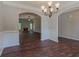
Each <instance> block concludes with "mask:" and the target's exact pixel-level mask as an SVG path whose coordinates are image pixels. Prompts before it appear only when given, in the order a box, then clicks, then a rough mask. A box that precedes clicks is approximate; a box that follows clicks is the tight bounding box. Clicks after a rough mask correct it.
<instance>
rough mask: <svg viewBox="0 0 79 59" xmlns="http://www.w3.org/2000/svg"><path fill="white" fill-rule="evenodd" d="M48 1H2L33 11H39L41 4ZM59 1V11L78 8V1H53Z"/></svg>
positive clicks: (45, 3)
mask: <svg viewBox="0 0 79 59" xmlns="http://www.w3.org/2000/svg"><path fill="white" fill-rule="evenodd" d="M47 2H48V1H4V2H3V3H7V4H9V5H10V4H13V5H16V6H17V5H18V4H19V7H25V8H28V9H31V10H34V11H38V12H41V10H40V9H41V6H42V5H47ZM56 2H59V3H60V13H61V12H65V11H66V10H69V9H71V10H73V9H76V8H74V7H77V8H79V1H54V3H56Z"/></svg>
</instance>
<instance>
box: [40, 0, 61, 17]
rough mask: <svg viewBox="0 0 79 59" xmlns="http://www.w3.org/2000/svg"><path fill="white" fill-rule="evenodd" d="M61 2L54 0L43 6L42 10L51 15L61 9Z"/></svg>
mask: <svg viewBox="0 0 79 59" xmlns="http://www.w3.org/2000/svg"><path fill="white" fill-rule="evenodd" d="M59 6H60V4H59V3H56V4H55V3H54V2H52V1H50V2H48V6H41V9H42V12H43V13H44V14H45V15H47V16H49V17H51V16H52V14H53V13H56V12H57V11H58V10H59Z"/></svg>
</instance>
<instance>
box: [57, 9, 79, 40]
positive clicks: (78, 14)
mask: <svg viewBox="0 0 79 59" xmlns="http://www.w3.org/2000/svg"><path fill="white" fill-rule="evenodd" d="M58 20H59V23H58V24H59V26H58V30H59V31H58V33H59V36H61V37H66V38H71V39H75V40H79V10H75V11H71V12H67V13H64V14H62V15H61V16H59V19H58Z"/></svg>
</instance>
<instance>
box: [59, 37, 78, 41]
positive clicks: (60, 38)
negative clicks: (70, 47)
mask: <svg viewBox="0 0 79 59" xmlns="http://www.w3.org/2000/svg"><path fill="white" fill-rule="evenodd" d="M62 39H66V40H73V41H77V42H79V40H76V39H72V38H68V37H58V40H59V41H61V40H62Z"/></svg>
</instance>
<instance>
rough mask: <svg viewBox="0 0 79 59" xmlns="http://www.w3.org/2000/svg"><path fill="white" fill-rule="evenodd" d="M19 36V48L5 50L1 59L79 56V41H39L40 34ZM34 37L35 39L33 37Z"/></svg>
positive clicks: (63, 39) (64, 39)
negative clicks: (12, 58) (6, 58)
mask: <svg viewBox="0 0 79 59" xmlns="http://www.w3.org/2000/svg"><path fill="white" fill-rule="evenodd" d="M33 34H34V35H33V37H31V36H30V34H29V33H28V34H26V33H22V34H20V40H21V39H22V40H21V41H20V43H21V45H20V46H14V47H8V48H5V49H4V51H3V53H2V55H1V56H2V57H77V56H79V41H75V40H71V39H69V40H68V39H66V38H59V42H58V43H56V42H53V41H51V40H44V41H41V40H40V39H39V38H40V34H38V33H36V34H35V33H33ZM35 36H36V37H35Z"/></svg>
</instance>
